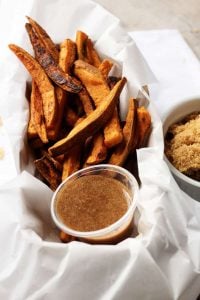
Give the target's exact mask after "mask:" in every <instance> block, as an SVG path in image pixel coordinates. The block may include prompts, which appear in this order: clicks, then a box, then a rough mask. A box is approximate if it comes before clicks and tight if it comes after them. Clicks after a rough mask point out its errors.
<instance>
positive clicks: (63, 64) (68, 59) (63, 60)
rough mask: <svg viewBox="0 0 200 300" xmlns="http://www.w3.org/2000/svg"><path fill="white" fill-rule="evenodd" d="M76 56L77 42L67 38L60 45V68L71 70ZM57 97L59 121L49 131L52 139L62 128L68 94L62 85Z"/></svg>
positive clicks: (58, 88)
mask: <svg viewBox="0 0 200 300" xmlns="http://www.w3.org/2000/svg"><path fill="white" fill-rule="evenodd" d="M75 58H76V44H75V43H74V42H73V41H71V40H70V39H66V40H64V41H63V42H62V43H61V46H60V54H59V66H60V68H61V69H62V70H63V71H64V72H66V73H70V72H71V67H72V65H73V63H74V61H75ZM55 93H56V98H57V102H58V107H57V122H56V124H55V126H54V128H53V129H52V130H51V131H50V132H49V138H50V139H51V140H56V139H57V137H58V132H59V129H60V125H61V121H62V118H63V113H64V107H65V104H66V102H67V96H68V95H67V94H66V91H64V90H63V89H62V88H60V87H58V86H57V87H56V88H55Z"/></svg>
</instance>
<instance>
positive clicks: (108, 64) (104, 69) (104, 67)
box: [99, 59, 113, 79]
mask: <svg viewBox="0 0 200 300" xmlns="http://www.w3.org/2000/svg"><path fill="white" fill-rule="evenodd" d="M112 66H113V62H112V61H110V60H108V59H104V60H103V61H102V62H101V64H100V65H99V70H100V72H101V74H102V75H103V77H104V78H105V79H107V77H108V74H109V72H110V70H111V69H112Z"/></svg>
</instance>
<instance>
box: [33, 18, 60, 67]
mask: <svg viewBox="0 0 200 300" xmlns="http://www.w3.org/2000/svg"><path fill="white" fill-rule="evenodd" d="M27 19H28V21H29V23H30V24H31V26H32V27H33V28H34V30H35V31H36V32H37V34H38V36H39V38H40V39H41V41H42V42H43V44H44V46H45V47H46V48H47V49H48V51H49V52H50V53H51V55H52V56H53V58H54V60H55V61H56V62H58V57H59V52H58V49H57V47H56V45H55V44H54V42H53V41H52V39H51V38H50V36H49V35H48V34H47V32H46V31H45V30H44V29H43V28H42V27H41V26H40V25H39V24H38V23H37V22H36V21H35V20H33V19H32V18H30V17H27Z"/></svg>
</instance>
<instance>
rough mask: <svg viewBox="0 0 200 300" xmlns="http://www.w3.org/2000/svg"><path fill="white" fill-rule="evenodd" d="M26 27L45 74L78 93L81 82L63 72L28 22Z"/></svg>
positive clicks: (68, 89)
mask: <svg viewBox="0 0 200 300" xmlns="http://www.w3.org/2000/svg"><path fill="white" fill-rule="evenodd" d="M26 29H27V32H28V35H29V38H30V41H31V44H32V46H33V49H34V52H35V57H36V59H37V60H38V62H39V63H40V65H41V66H42V67H43V68H44V70H45V72H46V73H47V75H48V76H49V77H50V78H51V79H52V80H53V81H54V82H55V83H56V84H57V85H58V86H60V87H61V88H62V89H64V90H66V91H68V92H71V93H79V92H80V90H81V89H82V86H81V83H80V82H79V81H78V80H77V79H76V78H73V77H71V76H70V75H69V74H67V73H65V72H63V70H62V69H61V68H60V67H59V66H58V64H57V63H56V61H55V60H54V58H53V57H52V55H51V54H50V52H49V51H48V50H47V48H45V47H44V45H43V43H42V41H41V40H40V39H39V37H38V35H37V33H36V32H34V30H33V28H32V26H31V25H30V24H26Z"/></svg>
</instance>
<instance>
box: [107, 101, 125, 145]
mask: <svg viewBox="0 0 200 300" xmlns="http://www.w3.org/2000/svg"><path fill="white" fill-rule="evenodd" d="M122 140H123V132H122V129H121V126H120V122H119V117H118V111H117V107H115V109H114V112H113V115H112V118H111V119H110V120H109V121H108V123H107V124H106V126H105V128H104V143H105V145H106V147H108V148H112V147H114V146H116V145H118V144H120V143H121V141H122Z"/></svg>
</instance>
